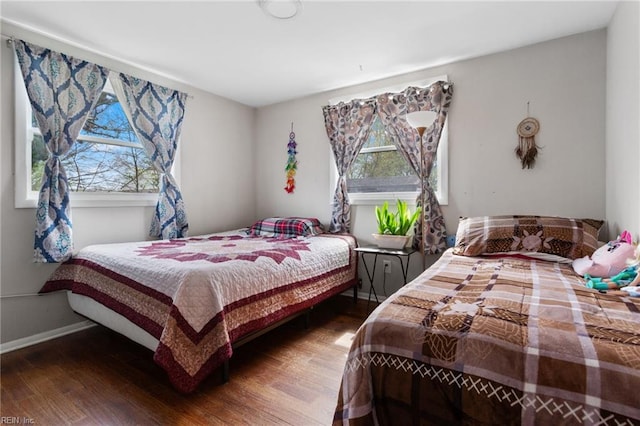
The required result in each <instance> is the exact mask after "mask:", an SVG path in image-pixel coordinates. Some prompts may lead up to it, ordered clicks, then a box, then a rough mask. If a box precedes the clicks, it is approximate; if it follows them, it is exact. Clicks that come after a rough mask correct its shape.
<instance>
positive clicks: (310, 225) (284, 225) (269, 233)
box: [248, 217, 324, 238]
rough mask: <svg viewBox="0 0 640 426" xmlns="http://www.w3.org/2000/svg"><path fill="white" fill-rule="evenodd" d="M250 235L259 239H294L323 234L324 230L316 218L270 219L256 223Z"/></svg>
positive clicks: (250, 229)
mask: <svg viewBox="0 0 640 426" xmlns="http://www.w3.org/2000/svg"><path fill="white" fill-rule="evenodd" d="M248 233H249V235H252V236H257V237H258V236H259V237H275V238H294V237H309V236H312V235H318V234H322V233H324V228H323V227H322V224H321V223H320V221H319V220H318V219H316V218H304V217H268V218H266V219H262V220H259V221H257V222H256V223H254V224H253V225H252V226H251V228H249V231H248Z"/></svg>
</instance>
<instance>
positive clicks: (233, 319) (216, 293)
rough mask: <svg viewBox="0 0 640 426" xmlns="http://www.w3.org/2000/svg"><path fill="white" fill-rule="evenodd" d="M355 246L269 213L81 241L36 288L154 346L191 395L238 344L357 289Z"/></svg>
mask: <svg viewBox="0 0 640 426" xmlns="http://www.w3.org/2000/svg"><path fill="white" fill-rule="evenodd" d="M355 246H356V241H355V238H354V237H353V236H351V235H346V234H342V235H336V234H328V233H324V232H322V229H321V225H320V223H319V222H318V221H317V219H304V218H286V219H283V218H268V219H264V220H261V221H258V222H256V224H254V225H253V226H252V227H251V228H249V229H246V228H245V229H240V230H236V231H229V232H223V233H216V234H210V235H202V236H197V237H190V238H181V239H175V240H162V241H145V242H132V243H121V244H103V245H94V246H89V247H86V248H83V249H81V250H80V251H78V252H77V253H75V254H74V256H73V257H72V258H71V259H70V260H68V261H67V262H65V263H63V264H61V265H60V266H59V267H58V268H57V269H56V271H55V272H54V273H53V274H52V276H51V277H50V279H49V280H48V281H47V283H46V284H45V285H44V287H43V288H42V290H41V292H50V291H56V290H68V291H69V292H68V294H69V301H70V304H71V306H72V308H73V309H74V310H75V311H76V312H78V313H80V314H82V315H84V316H86V317H88V318H90V319H93V320H94V321H96V322H98V323H101V324H103V325H105V326H107V327H109V328H112V329H114V330H116V331H118V332H120V333H122V334H124V335H126V336H128V337H130V338H131V339H133V340H135V341H137V342H138V343H141V344H142V345H144V346H146V347H148V348H150V349H152V350H154V351H155V353H154V361H155V362H156V363H157V364H159V365H160V366H161V367H162V368H163V369H164V370H166V372H167V373H168V376H169V379H170V380H171V382H172V384H173V385H174V387H175V388H176V389H178V390H180V391H182V392H192V391H193V390H195V389H196V387H197V385H198V384H199V383H200V382H201V381H202V380H204V379H205V378H206V377H207V376H208V375H209V374H210V373H211V372H212V371H214V370H215V369H217V368H218V367H219V366H221V365H222V364H224V363H225V362H226V361H227V360H228V359H229V358H230V357H231V355H232V352H233V347H234V346H235V345H236V344H237V343H238V342H240V341H242V340H245V339H246V338H247V337H249V336H253V335H255V334H256V333H260V332H261V331H263V330H264V329H266V328H267V327H269V326H272V325H274V324H278V323H280V322H281V321H283V320H285V319H287V318H291V317H292V316H293V315H296V314H299V313H301V312H303V311H305V310H308V309H309V308H311V307H313V306H314V305H315V304H317V303H319V302H321V301H323V300H325V299H327V298H329V297H331V296H334V295H337V294H339V293H342V292H344V291H345V290H347V289H349V287H353V286H355V285H356V284H357V265H356V263H357V257H356V254H355V252H354V250H353V249H354V248H355ZM354 288H355V287H354ZM354 291H355V290H354Z"/></svg>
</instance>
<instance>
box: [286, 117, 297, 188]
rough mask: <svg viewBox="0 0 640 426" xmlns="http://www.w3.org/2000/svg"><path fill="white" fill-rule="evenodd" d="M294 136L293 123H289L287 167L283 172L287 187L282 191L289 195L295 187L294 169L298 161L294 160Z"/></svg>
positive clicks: (295, 152)
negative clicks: (285, 173)
mask: <svg viewBox="0 0 640 426" xmlns="http://www.w3.org/2000/svg"><path fill="white" fill-rule="evenodd" d="M296 146H297V144H296V134H295V133H294V132H293V123H291V133H289V143H288V144H287V155H288V157H287V165H286V166H285V168H284V170H285V171H286V172H287V185H286V186H285V187H284V190H285V191H287V193H289V194H291V193H292V192H293V190H294V189H295V187H296V180H295V178H294V176H295V175H296V169H297V168H298V160H296V154H297V153H298V151H296Z"/></svg>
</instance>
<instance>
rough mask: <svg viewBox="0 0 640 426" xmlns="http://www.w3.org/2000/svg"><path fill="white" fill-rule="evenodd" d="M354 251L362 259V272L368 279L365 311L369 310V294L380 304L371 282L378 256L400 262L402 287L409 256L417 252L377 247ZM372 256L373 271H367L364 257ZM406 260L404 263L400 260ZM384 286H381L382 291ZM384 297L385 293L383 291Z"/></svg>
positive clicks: (367, 267) (408, 248) (414, 250)
mask: <svg viewBox="0 0 640 426" xmlns="http://www.w3.org/2000/svg"><path fill="white" fill-rule="evenodd" d="M355 251H356V252H358V253H360V258H361V259H362V263H363V264H364V270H365V271H366V272H367V278H368V279H369V297H368V299H367V310H368V309H369V302H370V301H371V293H373V296H374V297H375V299H376V303H380V301H379V300H378V294H377V293H376V289H375V288H374V287H373V281H374V279H375V275H376V264H377V263H378V256H380V255H384V256H393V257H395V258H397V259H398V261H399V262H400V268H401V269H402V278H403V280H404V282H403V284H402V285H403V286H404V285H405V284H407V274H408V272H409V261H410V260H411V255H412V254H413V253H415V252H416V251H417V250H416V249H414V248H411V247H405V248H403V249H389V248H384V247H378V246H364V247H356V248H355ZM367 254H369V255H372V256H373V269H372V270H371V271H369V265H367V262H366V261H365V255H367ZM403 258H406V259H407V260H406V261H403V260H402V259H403ZM384 287H385V286H384V285H383V286H382V288H383V290H384ZM385 295H386V291H385Z"/></svg>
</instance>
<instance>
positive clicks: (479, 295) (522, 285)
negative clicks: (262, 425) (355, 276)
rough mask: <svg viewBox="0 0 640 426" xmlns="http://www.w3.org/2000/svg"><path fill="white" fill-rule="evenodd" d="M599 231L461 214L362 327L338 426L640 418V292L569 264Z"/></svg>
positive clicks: (629, 421) (552, 221)
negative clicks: (590, 279)
mask: <svg viewBox="0 0 640 426" xmlns="http://www.w3.org/2000/svg"><path fill="white" fill-rule="evenodd" d="M599 223H600V222H598V221H591V220H577V219H564V218H550V217H546V218H545V217H542V218H541V217H523V216H501V217H482V218H463V219H462V220H461V222H460V227H459V228H458V233H457V236H456V239H457V243H456V246H455V247H454V248H451V249H448V250H447V251H446V252H445V253H444V254H443V255H442V257H441V258H440V259H439V260H438V261H437V262H436V263H435V264H433V265H432V266H431V267H430V268H429V269H427V270H426V271H425V272H424V273H422V274H421V275H420V276H418V277H417V278H416V279H415V280H413V281H412V282H411V283H409V284H407V285H406V286H404V287H403V288H402V289H400V290H399V291H398V292H396V293H395V294H394V295H392V296H391V297H389V298H388V299H387V300H385V301H384V302H383V303H382V304H381V305H379V306H378V307H377V308H376V309H375V310H374V311H373V312H372V313H371V315H370V316H369V318H368V319H367V320H366V321H365V323H364V324H363V325H362V326H361V327H360V329H359V330H358V332H357V333H356V335H355V337H354V341H353V344H352V347H351V349H350V352H349V355H348V358H347V361H346V365H345V369H344V374H343V378H342V382H341V388H340V391H339V396H338V402H337V407H336V411H335V416H334V424H363V425H364V424H367V425H368V424H383V425H384V424H393V425H397V424H424V425H428V424H434V425H457V424H465V425H479V424H496V425H497V424H500V425H516V424H525V425H562V424H572V425H573V424H577V425H582V424H584V425H638V424H640V298H637V297H630V296H629V295H628V293H625V292H623V291H617V290H616V291H608V292H606V293H603V292H599V291H596V290H592V289H589V288H586V287H585V285H584V280H583V279H582V278H581V277H580V276H578V275H576V274H575V273H574V271H573V269H572V267H571V263H570V262H571V259H574V258H578V257H582V256H585V255H589V253H590V252H593V249H594V248H595V245H596V244H597V243H596V237H597V232H598V228H599V226H600V225H599Z"/></svg>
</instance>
